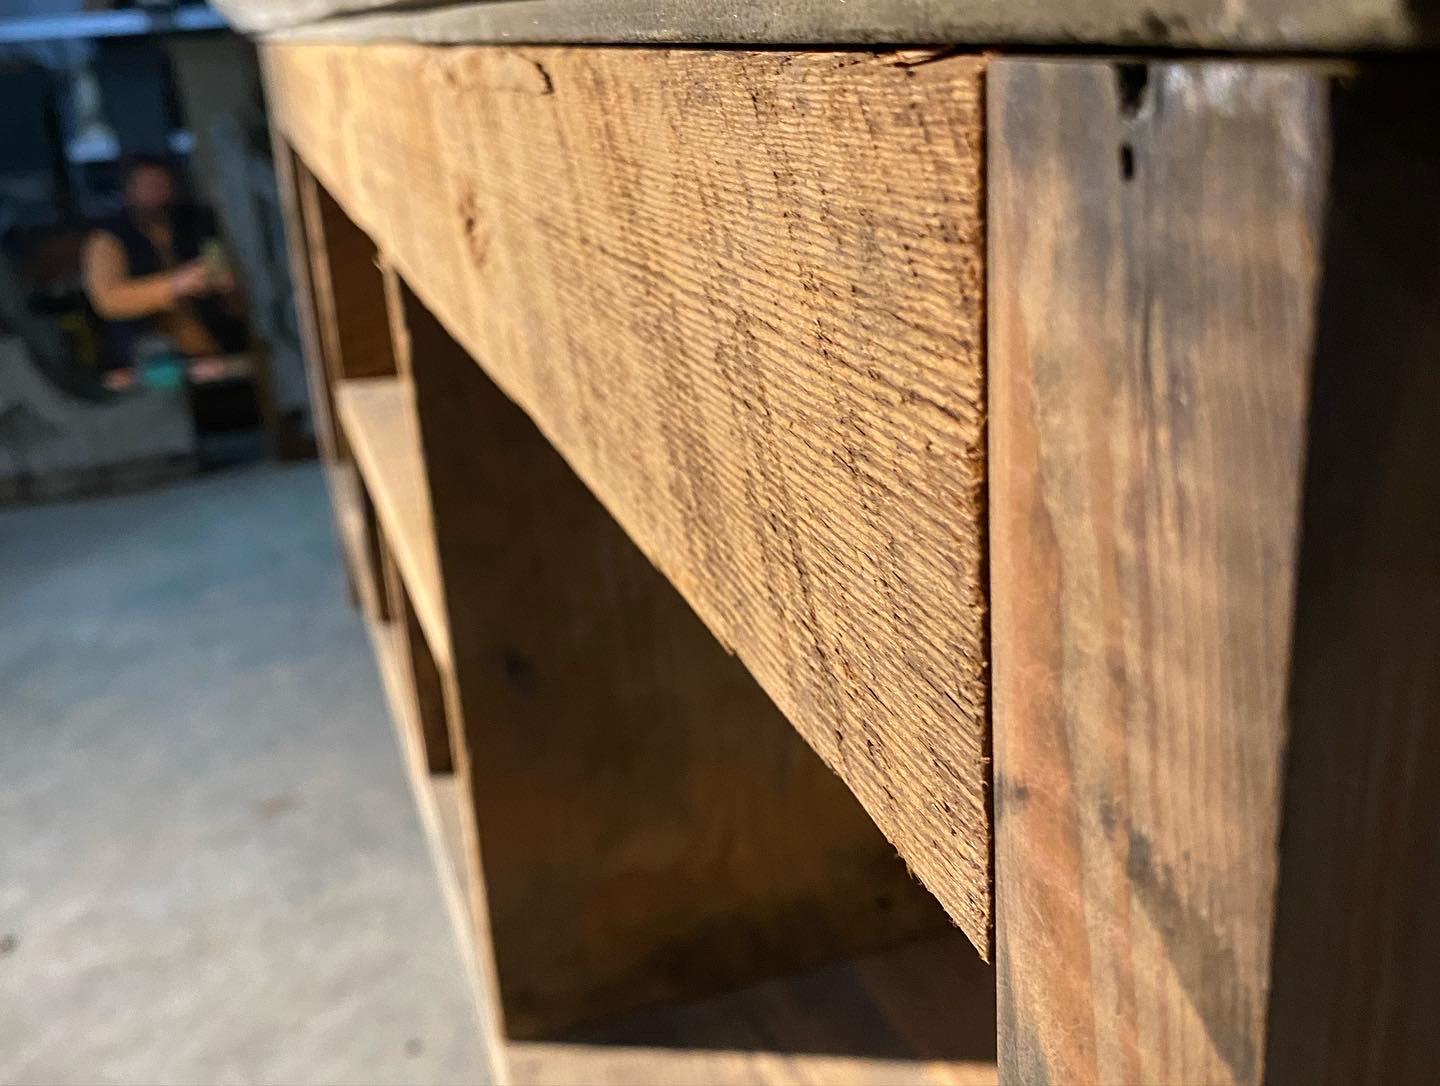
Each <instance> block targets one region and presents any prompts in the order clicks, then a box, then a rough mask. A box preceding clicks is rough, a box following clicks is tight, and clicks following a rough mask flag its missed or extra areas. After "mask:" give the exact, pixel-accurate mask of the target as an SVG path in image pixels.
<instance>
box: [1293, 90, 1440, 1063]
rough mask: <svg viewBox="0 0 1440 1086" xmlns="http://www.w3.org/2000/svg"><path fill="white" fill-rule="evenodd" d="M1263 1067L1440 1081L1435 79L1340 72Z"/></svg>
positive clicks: (1439, 131)
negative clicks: (1438, 1025) (1342, 77)
mask: <svg viewBox="0 0 1440 1086" xmlns="http://www.w3.org/2000/svg"><path fill="white" fill-rule="evenodd" d="M1330 97H1331V103H1332V106H1331V119H1330V129H1331V145H1332V148H1333V152H1332V158H1333V167H1332V170H1331V179H1330V204H1329V208H1328V210H1327V212H1326V215H1325V229H1324V234H1325V249H1324V271H1323V275H1322V283H1321V287H1320V298H1319V312H1318V315H1317V318H1316V331H1315V348H1314V352H1313V359H1314V363H1313V379H1312V391H1311V415H1310V433H1309V450H1308V465H1307V470H1306V482H1305V516H1304V520H1303V524H1302V547H1301V553H1300V561H1299V583H1298V590H1299V600H1298V602H1297V604H1296V611H1295V642H1294V650H1293V651H1294V658H1293V660H1292V663H1291V668H1290V735H1289V744H1288V755H1287V759H1286V762H1287V764H1286V790H1285V815H1284V828H1283V833H1282V836H1281V840H1280V855H1281V867H1280V885H1279V901H1278V902H1277V905H1276V914H1275V945H1274V948H1273V964H1272V967H1271V975H1272V980H1271V995H1270V1022H1269V1031H1268V1032H1269V1042H1268V1046H1267V1059H1266V1077H1267V1079H1269V1080H1270V1081H1271V1082H1275V1083H1285V1084H1287V1086H1290V1084H1294V1086H1315V1084H1325V1086H1352V1084H1355V1083H1371V1084H1375V1086H1390V1084H1393V1083H1403V1084H1414V1086H1421V1084H1428V1083H1434V1082H1440V1031H1437V1030H1436V1028H1435V1023H1436V1022H1440V787H1437V786H1436V785H1437V782H1440V305H1437V299H1440V200H1437V199H1436V195H1437V193H1440V113H1437V111H1436V110H1435V109H1433V108H1426V107H1422V106H1421V105H1420V104H1421V103H1434V102H1436V101H1440V78H1437V75H1436V73H1435V71H1434V65H1433V63H1430V62H1416V63H1414V64H1406V63H1399V62H1396V63H1390V64H1371V65H1367V66H1366V67H1365V68H1363V69H1362V70H1361V71H1360V73H1359V74H1358V75H1356V76H1354V77H1352V78H1349V79H1346V80H1343V81H1338V82H1337V83H1336V84H1335V85H1334V86H1333V87H1332V88H1331V90H1330Z"/></svg>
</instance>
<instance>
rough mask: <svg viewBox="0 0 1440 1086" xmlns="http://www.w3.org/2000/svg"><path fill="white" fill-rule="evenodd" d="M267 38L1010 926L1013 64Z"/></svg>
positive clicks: (421, 239)
mask: <svg viewBox="0 0 1440 1086" xmlns="http://www.w3.org/2000/svg"><path fill="white" fill-rule="evenodd" d="M265 52H266V64H267V70H268V78H269V85H270V100H271V102H272V105H273V107H274V114H275V118H276V120H277V123H278V124H279V125H280V127H281V128H282V129H283V130H284V131H285V132H286V133H287V135H288V136H289V138H291V139H292V140H293V141H294V143H295V144H296V146H297V147H298V148H299V149H300V152H301V153H302V154H303V155H304V157H305V159H306V161H307V162H308V163H309V164H310V165H311V166H312V167H313V168H314V169H315V170H316V172H317V174H319V175H320V176H321V177H322V178H323V179H324V181H325V182H326V184H327V185H328V186H329V187H330V188H331V189H332V190H333V192H334V193H335V195H336V197H337V199H338V200H339V202H340V203H341V204H342V205H344V207H345V208H346V209H347V210H348V211H349V212H350V213H351V214H352V215H353V216H354V217H355V218H356V220H357V221H358V222H359V223H360V224H361V225H363V226H364V227H365V228H366V229H368V230H369V231H370V232H371V233H372V234H373V235H374V236H375V237H376V238H377V239H378V240H379V241H380V244H381V248H382V249H383V250H385V252H386V255H387V257H388V258H389V259H391V260H393V262H394V263H395V265H396V267H397V268H398V269H399V270H400V271H401V272H402V273H403V274H404V275H405V277H406V278H407V279H408V280H409V281H410V282H411V284H412V285H413V287H414V289H415V290H416V291H417V293H418V294H419V295H420V296H421V297H422V298H423V299H424V301H425V303H426V305H427V306H429V307H430V308H431V309H433V311H434V312H435V314H436V315H437V316H438V318H439V319H440V321H441V322H442V323H443V324H444V326H445V327H446V328H448V329H449V330H450V331H451V332H452V333H453V334H454V335H455V337H456V338H457V339H458V340H459V341H460V343H461V344H463V345H464V347H465V348H466V349H467V350H468V351H469V352H470V353H471V354H472V355H473V356H474V357H475V358H476V359H477V360H478V361H479V363H480V364H481V365H482V366H484V367H485V369H486V371H487V372H488V373H489V374H490V375H491V377H492V378H493V379H494V380H495V381H496V383H497V384H498V385H499V386H500V387H501V389H503V391H504V392H505V393H506V394H507V395H509V396H511V397H513V398H514V399H515V400H516V401H517V402H518V403H519V404H520V406H521V407H523V408H524V409H525V411H527V412H528V413H529V414H530V415H531V417H532V418H533V419H534V420H535V421H536V422H537V423H538V425H539V427H540V429H541V430H542V431H543V432H544V434H545V435H546V437H547V438H549V439H550V441H552V442H553V443H554V445H555V446H556V448H558V449H559V450H560V451H561V453H562V454H563V455H564V456H565V458H566V460H567V461H568V462H569V463H570V464H571V465H572V466H573V468H574V469H575V471H576V472H577V473H578V474H579V475H580V477H581V478H582V479H583V480H584V481H585V482H586V483H587V484H588V485H589V486H590V487H591V488H592V489H593V490H594V492H595V493H596V494H597V495H598V496H599V497H600V498H601V500H602V501H603V502H604V503H605V505H606V506H607V507H608V508H609V510H610V511H611V513H612V514H613V515H614V516H615V517H616V519H618V520H619V522H620V523H621V524H622V525H623V526H624V528H625V529H626V530H627V531H628V532H629V533H630V535H631V536H632V538H633V539H634V540H635V541H636V542H637V543H638V544H639V546H640V548H641V549H642V550H643V551H644V553H645V554H646V555H648V556H649V558H650V559H651V560H652V561H653V562H654V563H655V564H656V565H657V566H658V567H659V568H660V569H661V570H662V571H663V572H664V573H665V574H666V575H667V576H668V577H669V578H670V579H671V581H672V582H673V583H674V584H675V585H676V586H678V587H679V589H680V591H681V592H682V594H683V595H684V596H685V598H686V599H687V600H688V601H689V602H690V603H691V604H692V605H693V606H694V607H695V609H696V611H697V612H698V613H699V614H700V616H701V617H702V619H703V620H704V621H705V623H706V624H707V625H708V626H709V627H710V629H711V630H712V631H713V632H714V633H715V635H716V636H717V637H718V638H719V639H720V640H721V642H722V643H724V644H725V645H726V646H728V647H730V648H732V649H733V650H734V651H735V653H736V654H737V655H738V656H739V657H740V658H741V659H742V660H743V661H744V662H745V664H746V665H747V666H748V667H749V669H750V670H751V672H752V673H753V674H754V675H755V677H756V678H757V679H758V680H759V681H760V684H761V685H762V686H763V687H764V689H765V690H766V691H767V692H768V693H769V694H770V695H771V697H772V698H773V699H774V700H775V702H776V703H777V704H778V705H779V706H780V708H781V709H782V710H783V711H784V713H785V714H786V715H787V716H788V717H789V718H790V720H791V721H792V722H793V723H794V724H795V725H796V727H797V728H798V729H799V730H800V732H801V733H802V734H803V735H804V737H805V738H806V739H807V740H808V741H809V743H810V744H811V745H812V746H813V747H814V749H815V750H816V751H817V752H819V754H820V755H821V756H822V757H823V758H824V759H825V761H826V762H828V763H829V764H830V765H831V766H832V767H833V768H834V769H835V770H836V771H837V772H838V773H839V774H840V775H841V777H842V778H843V779H844V780H845V782H846V783H847V784H848V785H849V786H850V787H851V788H852V789H853V790H854V791H855V793H856V795H857V796H858V797H859V798H860V800H861V802H862V803H863V804H864V806H865V809H866V810H867V811H868V812H869V813H870V815H871V816H872V817H873V818H874V820H875V821H876V822H877V823H878V824H879V826H880V827H881V829H882V830H884V832H885V833H886V835H887V836H888V837H889V838H890V839H891V840H892V841H893V842H894V843H895V844H896V846H897V847H898V848H899V849H900V851H901V853H902V854H903V855H904V856H905V858H906V859H907V861H908V862H909V863H910V864H911V866H912V867H913V869H914V871H915V872H916V873H917V874H918V875H919V876H920V877H921V878H922V879H923V880H924V881H925V883H926V885H928V886H929V887H930V889H931V890H932V891H934V893H935V894H936V895H937V896H938V897H939V898H940V900H941V902H942V903H943V904H944V905H945V907H946V908H947V909H948V910H949V912H950V914H951V916H953V917H954V918H955V919H956V920H957V921H958V922H959V923H960V924H961V926H962V927H964V928H965V930H966V931H967V933H968V934H969V935H970V936H971V938H972V940H974V941H975V942H976V944H977V946H979V947H981V948H982V950H984V949H986V948H988V945H989V917H990V892H989V870H990V852H989V832H988V813H987V796H986V787H987V777H988V773H987V757H988V750H987V724H986V713H987V705H986V699H987V670H986V669H987V663H986V656H987V649H986V643H985V638H986V613H985V586H984V584H983V577H982V557H983V556H982V534H983V533H982V529H981V518H982V504H983V502H982V497H983V491H984V474H983V432H984V396H983V387H982V373H981V358H980V348H981V343H980V335H981V332H980V329H981V309H982V298H981V286H982V283H981V279H982V274H981V268H982V245H981V241H982V239H981V222H980V174H981V161H980V143H981V141H980V125H981V115H980V112H981V111H980V79H981V73H982V63H981V62H980V61H979V60H978V59H975V58H966V57H955V56H937V55H935V54H928V53H911V54H890V55H869V54H861V53H840V54H835V53H828V54H827V53H808V54H785V53H740V52H697V51H674V52H671V51H660V50H616V49H590V50H574V49H525V50H517V49H503V48H465V49H445V50H432V49H425V48H422V47H412V46H369V47H364V48H354V47H342V46H284V45H270V46H267V47H266V51H265Z"/></svg>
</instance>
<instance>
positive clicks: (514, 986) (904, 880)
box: [400, 285, 948, 1037]
mask: <svg viewBox="0 0 1440 1086" xmlns="http://www.w3.org/2000/svg"><path fill="white" fill-rule="evenodd" d="M400 291H401V293H402V295H403V298H402V304H401V307H400V308H401V311H402V312H403V315H404V319H405V326H406V333H407V334H406V335H405V337H404V340H403V344H402V349H401V355H402V359H401V364H402V368H403V367H404V366H406V364H407V359H408V368H409V370H410V372H411V374H412V379H413V387H414V394H415V400H416V406H417V409H418V418H419V425H420V436H421V443H422V446H423V448H424V458H425V463H426V466H427V470H428V472H429V485H430V492H431V500H432V504H433V512H434V520H435V530H436V544H437V549H438V554H439V561H440V573H441V578H442V581H443V583H444V588H445V599H446V604H447V608H448V613H447V621H448V623H449V627H450V633H451V644H452V652H453V662H454V667H453V670H452V673H451V675H450V676H449V677H448V681H449V682H450V683H451V684H452V685H451V687H450V703H449V705H448V709H449V713H450V719H451V720H452V721H454V722H459V727H460V733H459V734H457V735H455V737H454V750H453V753H454V762H455V769H456V775H457V780H458V781H459V782H460V789H461V794H462V796H464V797H466V798H467V800H468V804H467V807H466V808H465V811H464V814H465V816H466V820H467V830H466V833H467V840H468V841H469V848H470V857H471V863H472V869H474V870H481V869H483V872H484V878H483V883H482V882H481V880H478V879H477V880H476V882H475V884H474V889H475V891H476V892H477V894H479V893H483V894H484V895H485V898H486V899H488V908H487V909H486V910H485V911H484V913H483V915H477V919H478V920H479V921H480V922H482V923H488V925H489V930H490V932H492V933H493V944H494V954H495V959H496V964H497V966H498V977H499V991H500V996H501V1001H502V1003H503V1007H504V1015H505V1022H506V1028H507V1031H508V1033H509V1035H510V1036H514V1037H536V1036H542V1035H545V1034H550V1033H553V1032H554V1031H556V1030H558V1029H561V1028H564V1027H566V1026H569V1025H573V1024H575V1023H578V1022H582V1021H586V1020H590V1019H595V1018H600V1017H603V1016H606V1015H609V1014H615V1013H619V1012H621V1011H624V1010H627V1009H630V1008H634V1007H638V1006H642V1005H644V1004H646V1003H649V1002H655V1001H662V1000H669V999H677V998H683V997H685V996H693V995H698V994H704V993H708V992H712V991H715V990H717V989H722V988H725V987H727V986H733V985H735V984H737V983H741V982H743V981H745V980H750V979H754V978H755V977H757V976H765V975H769V974H773V973H777V972H783V971H786V970H788V969H791V968H794V967H797V966H801V965H805V964H810V963H814V962H816V961H822V960H827V959H829V958H832V957H835V956H837V955H843V954H849V953H855V952H857V951H863V950H865V949H867V948H869V949H873V948H877V947H880V946H884V945H887V944H890V943H894V942H896V941H898V940H902V939H905V938H909V937H913V936H915V935H917V934H921V933H928V932H934V931H937V930H944V929H945V928H947V927H948V924H947V921H946V918H945V916H944V913H943V912H942V911H941V910H940V908H939V907H938V906H937V905H936V904H935V902H934V901H933V899H931V898H930V896H929V895H928V894H926V893H925V891H924V890H923V888H921V887H920V886H919V884H918V883H916V882H915V881H914V880H913V879H911V878H910V876H909V875H908V873H907V872H906V870H905V867H904V865H903V863H901V862H900V860H899V859H898V858H897V857H896V856H895V854H894V850H893V848H892V847H891V846H890V845H889V844H888V842H886V841H885V840H884V838H883V837H882V836H881V835H880V833H879V832H878V831H877V830H876V829H875V827H874V826H873V825H872V824H871V823H870V822H869V820H868V819H867V818H866V816H865V814H864V812H863V811H862V810H861V808H860V806H859V804H857V803H856V802H855V800H854V797H852V796H851V795H850V794H849V793H848V792H847V791H846V790H845V788H844V786H843V785H842V784H841V782H840V781H839V780H837V779H836V778H835V776H834V774H832V773H830V772H829V771H828V770H827V769H826V768H825V766H824V765H823V764H822V763H821V762H820V761H819V760H818V759H817V758H816V757H815V756H814V755H813V753H812V752H811V751H809V750H808V749H806V747H805V744H804V743H803V742H802V741H801V740H800V738H799V737H798V736H797V735H796V734H795V733H794V731H793V730H792V729H791V728H790V727H789V726H788V725H787V724H786V723H785V721H784V720H783V718H781V716H780V714H779V713H778V712H777V711H776V709H775V707H774V706H773V705H772V704H771V703H770V702H769V700H768V699H767V698H766V697H765V695H764V693H763V692H762V691H761V690H760V689H759V688H758V687H757V686H756V685H755V683H754V680H753V679H752V678H751V677H750V676H749V675H748V674H747V673H746V671H745V669H744V667H743V666H742V665H741V664H740V663H739V662H738V661H737V660H735V659H734V658H733V657H731V656H729V655H727V654H726V653H725V652H724V651H723V650H722V649H721V648H720V646H719V645H717V644H716V643H715V641H714V639H713V638H712V637H711V636H710V634H709V633H708V632H707V631H706V630H705V628H704V626H703V625H702V624H701V623H700V622H699V620H698V619H697V618H696V617H695V615H694V613H693V612H692V611H691V610H690V609H689V608H688V607H687V606H686V605H685V603H684V601H683V600H682V599H681V598H680V597H679V596H678V594H677V593H675V592H674V590H673V589H672V588H671V587H670V586H669V585H668V584H667V583H666V582H665V580H664V578H663V577H661V576H660V574H659V573H657V572H656V571H655V570H654V568H653V567H652V566H651V565H650V564H649V562H648V561H647V560H646V559H645V557H644V556H643V555H642V554H641V553H640V552H639V551H638V550H637V549H636V548H635V546H634V544H633V543H632V542H631V541H630V540H629V539H628V538H627V537H626V536H625V533H624V532H623V531H622V530H621V529H620V528H619V526H618V525H616V524H615V522H614V521H613V520H612V519H611V518H610V516H609V515H608V514H607V513H606V511H605V510H604V508H603V507H602V506H601V505H600V504H599V503H598V502H597V501H596V500H595V499H594V497H593V496H592V495H591V494H590V493H589V492H588V491H587V490H586V489H585V487H584V486H583V485H582V484H581V483H580V481H579V480H578V479H576V478H575V476H574V474H573V473H572V472H571V471H570V469H569V467H568V466H567V465H566V464H565V462H564V460H563V459H561V457H560V456H559V454H558V453H556V452H555V450H554V449H553V448H552V447H551V446H550V445H549V443H548V442H546V441H545V439H544V438H543V437H542V436H541V434H540V433H539V432H538V431H537V430H536V429H535V427H534V425H533V424H532V423H531V421H530V420H529V419H528V418H527V417H526V416H525V414H524V413H523V412H522V411H521V410H520V409H519V408H518V407H516V406H515V405H514V404H513V403H511V402H510V401H509V400H508V399H506V397H505V396H504V395H503V394H502V393H501V392H500V391H499V389H497V388H496V387H495V386H494V385H493V384H492V383H491V381H490V380H489V378H488V377H486V376H485V374H484V373H483V372H482V371H481V370H480V369H479V367H477V366H476V365H475V364H474V362H473V361H472V360H471V359H470V357H469V356H468V355H467V354H466V353H465V351H464V350H463V349H462V348H461V347H460V346H459V344H457V343H456V342H455V341H454V340H453V339H452V338H451V337H450V335H449V334H448V333H447V332H446V331H445V330H444V329H443V328H442V327H441V326H440V325H439V323H438V322H437V321H436V320H435V318H434V317H433V316H432V315H431V314H430V313H429V311H428V310H427V309H426V308H425V307H424V305H423V304H421V302H420V301H419V300H418V299H417V298H416V297H415V295H414V294H412V293H411V292H410V291H409V289H408V287H405V286H403V285H401V286H400ZM482 945H483V942H482Z"/></svg>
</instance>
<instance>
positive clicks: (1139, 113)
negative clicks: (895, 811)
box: [989, 61, 1328, 1083]
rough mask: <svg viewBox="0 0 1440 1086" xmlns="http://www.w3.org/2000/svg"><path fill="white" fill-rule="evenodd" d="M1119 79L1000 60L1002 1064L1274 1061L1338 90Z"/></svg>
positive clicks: (1235, 1069) (1183, 1073)
mask: <svg viewBox="0 0 1440 1086" xmlns="http://www.w3.org/2000/svg"><path fill="white" fill-rule="evenodd" d="M1127 78H1129V79H1130V82H1129V84H1128V86H1127V84H1126V82H1125V79H1122V70H1121V69H1117V67H1116V66H1115V65H1113V64H1109V63H1105V62H1091V63H1086V62H1075V63H1063V62H1056V63H1047V62H1029V61H1004V62H999V63H997V64H996V65H994V66H993V67H992V69H991V72H990V83H989V92H990V98H989V102H990V119H991V131H990V149H991V173H990V179H991V187H990V190H989V195H990V203H989V207H990V212H991V218H990V259H991V265H990V274H991V282H990V291H991V297H992V298H994V300H995V305H994V308H993V309H992V311H991V320H992V324H991V341H990V342H991V354H990V357H991V370H990V377H991V411H992V421H991V464H992V484H991V491H990V494H991V501H992V516H993V520H992V527H991V531H992V536H991V539H992V554H993V565H992V567H991V585H992V599H993V602H994V654H995V655H994V660H995V754H996V827H997V839H996V867H997V870H996V880H997V886H998V888H999V911H998V914H997V932H996V935H997V954H998V963H999V965H1000V970H1001V973H1000V989H1001V1013H1000V1028H1001V1035H1002V1040H1001V1060H1002V1065H1003V1068H1004V1071H1005V1074H1006V1078H1007V1080H1008V1081H1010V1082H1017V1083H1018V1082H1047V1081H1048V1082H1056V1083H1060V1082H1064V1083H1084V1082H1114V1083H1134V1082H1185V1083H1201V1082H1205V1083H1214V1082H1227V1083H1229V1082H1235V1083H1255V1082H1259V1081H1260V1077H1261V1067H1262V1056H1263V1053H1264V1045H1265V1008H1266V1000H1267V995H1268V989H1269V974H1268V967H1269V961H1270V937H1271V925H1272V921H1273V914H1272V906H1273V901H1274V892H1275V876H1276V846H1277V843H1278V840H1279V833H1280V825H1279V819H1280V798H1281V782H1282V776H1283V766H1282V762H1281V758H1282V755H1283V752H1284V743H1285V731H1286V729H1285V698H1286V686H1287V684H1286V668H1287V664H1288V661H1289V653H1290V633H1291V631H1290V625H1291V614H1292V612H1291V604H1292V601H1293V598H1294V582H1295V554H1296V546H1297V540H1298V537H1299V515H1300V497H1301V487H1302V467H1303V462H1304V449H1305V424H1306V412H1307V406H1308V402H1307V401H1308V372H1309V351H1310V345H1311V341H1312V338H1313V333H1314V328H1313V318H1312V314H1313V308H1314V297H1315V289H1316V285H1317V263H1316V258H1317V255H1318V252H1319V245H1320V233H1319V227H1320V219H1319V214H1320V199H1321V197H1322V195H1323V192H1324V181H1325V171H1326V161H1327V154H1328V152H1327V149H1326V144H1325V132H1324V127H1323V120H1324V105H1325V102H1324V90H1325V85H1326V84H1325V80H1324V79H1323V78H1317V77H1316V76H1315V75H1312V74H1311V73H1310V72H1308V71H1306V70H1304V69H1299V70H1297V69H1295V68H1289V67H1283V66H1274V67H1253V68H1252V67H1247V66H1244V65H1241V64H1218V63H1217V64H1209V65H1205V64H1197V65H1184V64H1172V65H1162V64H1156V65H1150V66H1149V67H1148V68H1143V67H1142V68H1139V69H1131V70H1130V74H1129V76H1128V77H1127ZM1142 78H1143V79H1147V80H1148V82H1147V83H1146V84H1145V85H1144V86H1143V87H1141V86H1140V85H1139V83H1140V80H1141V79H1142ZM1127 89H1128V90H1129V91H1130V92H1131V93H1130V94H1129V95H1127V94H1126V93H1125V91H1126V90H1127ZM1127 174H1128V176H1127Z"/></svg>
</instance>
